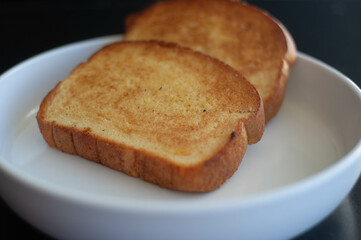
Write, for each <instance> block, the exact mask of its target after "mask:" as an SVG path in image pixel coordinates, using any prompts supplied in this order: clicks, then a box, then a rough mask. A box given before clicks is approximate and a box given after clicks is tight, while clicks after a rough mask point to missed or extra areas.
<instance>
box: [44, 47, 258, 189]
mask: <svg viewBox="0 0 361 240" xmlns="http://www.w3.org/2000/svg"><path fill="white" fill-rule="evenodd" d="M138 45H141V46H142V45H144V46H147V47H150V48H149V49H154V48H155V47H160V48H165V49H169V50H171V51H173V50H175V49H176V50H177V51H180V52H182V53H184V54H186V55H187V54H188V55H191V56H192V57H194V58H196V59H197V58H198V59H199V60H200V61H209V63H211V64H215V65H217V66H219V68H220V71H224V73H227V74H229V73H230V72H231V73H232V74H235V75H237V77H238V78H239V80H240V81H245V80H244V79H243V78H242V76H238V75H239V73H238V72H236V71H235V70H233V69H232V68H230V67H229V66H227V65H225V64H224V63H222V62H220V61H218V60H216V59H213V58H211V57H208V56H205V55H203V54H201V53H196V52H193V51H192V50H190V49H186V48H182V47H179V46H177V45H176V44H168V43H161V42H154V41H147V42H131V43H128V42H121V43H115V44H111V45H109V46H107V47H105V48H104V49H103V50H100V51H99V52H97V53H95V54H94V55H93V56H92V57H91V58H90V59H89V60H88V62H89V61H96V58H97V57H98V56H101V55H106V54H112V53H111V50H114V51H116V48H117V47H119V46H121V47H127V46H129V47H134V46H138ZM86 64H88V63H83V64H80V65H79V66H78V67H77V68H76V69H74V70H73V72H72V74H76V73H77V72H79V71H82V70H83V69H85V67H86ZM100 71H103V70H102V69H100ZM65 81H66V80H65ZM63 82H64V81H63ZM63 82H60V83H59V84H57V86H56V87H55V88H54V89H53V90H52V91H50V92H49V93H48V95H47V96H46V97H45V98H44V100H43V102H42V103H41V105H40V109H39V112H38V114H37V121H38V125H39V128H40V131H41V133H42V135H43V137H44V139H45V140H46V142H47V143H48V144H49V146H51V147H54V148H57V149H59V150H61V151H63V152H67V153H70V154H77V155H79V156H82V157H84V158H86V159H89V160H91V161H94V162H96V163H101V164H103V165H105V166H107V167H110V168H113V169H116V170H119V171H122V172H124V173H126V174H128V175H130V176H134V177H139V178H141V179H143V180H146V181H148V182H152V183H155V184H158V185H159V186H161V187H166V188H170V189H175V190H182V191H192V192H206V191H211V190H214V189H216V188H218V187H219V186H220V185H221V184H223V183H224V182H225V181H226V180H227V179H228V178H230V177H231V176H232V175H233V173H234V172H235V171H236V170H237V168H238V166H239V164H240V162H241V161H242V158H243V156H244V153H245V151H246V148H247V144H248V143H252V142H256V141H258V140H259V139H260V138H261V136H262V133H263V130H264V111H263V107H262V100H261V98H260V97H259V95H258V94H257V92H256V91H255V90H254V93H255V94H256V95H255V94H254V93H252V94H251V95H252V96H253V97H252V101H255V102H254V103H253V104H254V105H255V106H258V107H257V109H256V110H255V111H254V112H252V113H251V114H250V116H249V117H247V118H245V119H243V120H242V121H239V124H238V125H237V127H236V128H235V129H234V131H233V132H232V133H231V134H230V135H229V137H228V140H227V142H226V143H225V144H224V146H223V147H221V148H220V149H219V150H217V151H216V152H215V153H214V154H213V155H212V156H211V157H209V158H208V159H206V160H205V161H202V162H197V163H196V164H191V165H182V164H177V163H175V162H172V161H170V160H168V159H165V158H164V157H161V156H158V155H157V154H154V153H151V152H149V151H147V150H144V149H136V148H134V147H132V146H129V145H125V144H120V143H118V142H115V141H113V140H109V139H107V138H104V137H101V136H99V135H97V134H94V133H93V131H92V130H90V128H89V129H88V128H84V129H81V128H77V127H72V126H64V125H62V124H59V123H57V122H56V121H49V120H48V119H47V111H48V108H49V106H50V104H51V103H52V101H53V100H54V98H55V97H56V96H57V95H58V94H59V91H60V90H61V85H62V84H63ZM245 84H248V85H249V86H250V87H251V89H252V88H253V86H251V85H250V84H249V83H248V82H247V81H245ZM255 96H258V97H256V98H255ZM247 135H249V136H247ZM250 139H252V140H250Z"/></svg>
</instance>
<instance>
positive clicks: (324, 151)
mask: <svg viewBox="0 0 361 240" xmlns="http://www.w3.org/2000/svg"><path fill="white" fill-rule="evenodd" d="M119 39H120V38H119V37H111V38H106V39H98V40H90V41H86V42H83V43H78V44H74V45H70V46H65V47H63V48H59V49H56V50H53V51H51V52H48V53H45V54H42V55H40V56H37V57H35V58H33V59H31V60H30V61H27V62H25V63H23V64H21V65H19V66H17V67H16V68H14V69H12V70H11V71H9V72H7V73H6V74H4V75H3V76H2V78H1V80H0V110H1V115H2V118H1V120H0V133H1V134H0V166H1V167H2V168H3V169H5V170H6V171H10V172H11V173H12V174H13V176H14V177H16V176H18V177H20V178H21V179H22V180H24V181H26V182H27V183H29V184H30V183H34V184H35V185H37V186H38V187H41V188H42V189H45V190H49V191H52V192H58V193H61V194H64V195H67V196H75V195H76V194H78V195H79V196H85V197H84V199H91V198H96V199H100V198H109V197H110V198H112V199H118V200H119V199H123V200H124V199H127V200H130V201H143V202H144V201H148V203H149V200H150V201H151V202H152V201H162V202H167V201H168V202H169V203H173V202H176V201H178V202H181V201H186V202H193V203H202V202H208V203H209V202H220V201H223V200H224V199H235V198H236V199H239V198H246V197H248V196H252V195H255V194H256V195H259V194H262V193H265V192H270V191H273V190H276V189H279V188H284V187H287V186H290V185H291V184H294V183H297V182H300V181H302V180H305V179H307V178H309V177H311V176H315V175H317V174H320V173H321V172H323V171H325V170H327V169H328V168H330V167H332V166H333V165H335V163H337V162H339V161H341V159H343V157H344V156H345V155H346V154H347V153H348V152H349V151H350V150H351V149H353V148H355V146H356V145H357V144H358V142H359V140H360V138H361V125H360V124H359V123H360V122H361V111H359V110H360V109H361V99H360V92H359V90H358V89H357V87H356V86H355V85H354V84H353V83H352V82H351V81H350V80H348V79H347V78H345V77H344V76H343V75H341V74H340V73H338V72H337V71H335V70H333V69H331V68H330V67H328V66H326V65H324V64H323V63H320V62H318V61H317V60H314V59H312V58H310V57H307V56H305V55H303V54H299V58H298V60H297V62H296V64H295V66H294V67H293V69H292V71H291V74H290V78H289V84H288V87H287V94H286V97H285V101H284V104H283V106H282V109H281V111H280V112H279V114H278V115H277V116H276V117H275V118H274V119H273V120H272V121H271V122H270V123H269V124H268V125H267V127H266V131H265V133H264V137H263V139H262V140H261V142H259V143H258V144H256V145H253V146H250V147H249V148H248V150H247V153H246V156H245V158H244V160H243V162H242V164H241V166H240V167H239V170H238V171H237V172H236V173H235V174H234V176H233V177H232V178H231V179H229V180H228V181H227V182H226V183H225V184H224V185H223V186H222V187H221V188H220V189H218V190H216V191H213V192H211V193H208V194H191V193H182V192H176V191H171V190H168V189H162V188H159V187H158V186H156V185H153V184H150V183H146V182H144V181H142V180H140V179H137V178H133V177H129V176H127V175H125V174H123V173H120V172H117V171H114V170H111V169H108V168H106V167H103V166H101V165H99V164H95V163H92V162H90V161H87V160H84V159H82V158H80V157H77V156H73V155H68V154H65V153H62V152H60V151H57V150H55V149H52V148H50V147H48V146H47V145H46V143H45V141H44V140H43V139H42V137H41V135H40V133H39V130H38V127H37V123H36V120H35V115H36V112H37V109H38V106H39V104H40V102H41V100H42V99H43V97H44V96H45V95H46V94H47V92H48V91H50V90H51V89H52V88H53V87H54V86H55V84H56V83H57V82H58V81H60V80H62V79H64V78H65V77H66V76H67V75H68V74H69V72H70V71H71V69H73V68H74V67H75V66H76V65H77V64H79V63H80V62H82V61H84V60H86V59H87V57H89V56H90V55H91V54H92V53H93V52H94V51H96V49H99V48H101V47H102V46H103V45H105V44H107V43H109V42H112V41H116V40H119Z"/></svg>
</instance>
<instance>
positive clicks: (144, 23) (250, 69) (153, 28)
mask: <svg viewBox="0 0 361 240" xmlns="http://www.w3.org/2000/svg"><path fill="white" fill-rule="evenodd" d="M148 39H156V40H162V41H168V42H176V43H178V44H180V45H182V46H186V47H190V48H192V49H194V50H197V51H201V52H203V53H205V54H208V55H210V56H212V57H215V58H218V59H220V60H222V61H224V62H226V63H227V64H229V65H230V66H232V67H233V68H235V69H236V70H238V71H240V72H241V73H242V74H243V75H244V76H245V77H246V78H247V79H248V80H249V81H251V83H252V84H254V85H255V86H256V88H257V90H259V93H260V95H261V96H262V99H263V104H264V108H265V118H266V122H268V121H269V120H270V119H271V118H273V117H274V116H275V115H276V114H277V112H278V111H279V109H280V107H281V105H282V102H283V97H284V93H285V89H286V85H287V78H288V71H289V68H290V67H291V66H292V65H293V63H294V61H295V59H296V46H295V43H294V41H293V39H292V37H291V35H290V34H289V32H288V31H287V29H286V28H285V27H284V26H283V25H282V24H280V23H279V22H278V21H277V20H276V19H274V18H273V17H271V16H270V15H268V14H267V13H265V12H264V11H262V10H260V9H258V8H256V7H253V6H251V5H248V4H245V3H241V2H239V1H229V0H170V1H162V2H158V3H156V4H154V5H152V6H150V7H148V8H146V9H144V10H143V11H142V12H140V13H137V14H132V15H131V16H130V17H129V18H128V19H127V22H126V34H125V40H148ZM285 65H287V66H285ZM259 75H266V78H265V79H263V80H259V78H260V77H259Z"/></svg>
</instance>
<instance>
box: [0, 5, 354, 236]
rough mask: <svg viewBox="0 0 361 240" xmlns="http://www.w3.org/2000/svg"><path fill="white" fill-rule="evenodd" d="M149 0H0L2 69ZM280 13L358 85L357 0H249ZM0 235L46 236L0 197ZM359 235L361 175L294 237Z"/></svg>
mask: <svg viewBox="0 0 361 240" xmlns="http://www.w3.org/2000/svg"><path fill="white" fill-rule="evenodd" d="M151 2H153V1H115V0H114V1H111V0H108V1H100V0H98V1H55V0H53V1H4V0H2V1H1V2H0V73H2V72H4V71H5V70H7V69H9V68H10V67H12V66H14V65H16V64H17V63H19V62H20V61H22V60H25V59H27V58H29V57H31V56H33V55H35V54H38V53H41V52H43V51H45V50H49V49H51V48H54V47H57V46H60V45H63V44H66V43H71V42H74V41H79V40H84V39H88V38H93V37H98V36H104V35H110V34H118V33H122V32H123V31H124V24H123V23H124V19H125V17H126V16H127V14H128V13H130V12H133V11H136V10H139V9H141V8H142V7H143V6H146V5H147V4H149V3H151ZM248 2H250V3H253V4H255V5H257V6H259V7H261V8H263V9H266V10H267V11H268V12H270V13H271V14H272V15H273V16H275V17H276V18H278V19H279V20H280V21H281V22H283V23H284V25H285V26H287V28H288V29H289V31H290V32H291V34H292V35H293V37H294V39H295V41H296V43H297V47H298V50H299V51H302V52H304V53H307V54H309V55H311V56H314V57H315V58H318V59H320V60H322V61H324V62H326V63H328V64H329V65H331V66H333V67H335V68H336V69H338V70H339V71H341V72H342V73H344V74H345V75H346V76H348V77H349V78H351V79H352V80H353V81H354V82H355V83H356V84H357V85H358V86H361V67H360V66H359V65H360V63H361V61H360V55H361V1H357V0H354V1H352V0H344V1H341V0H339V1H332V0H330V1H326V0H324V1H321V0H318V1H317V0H314V1H312V0H304V1H302V0H298V1H297V0H296V1H295V0H279V1H277V0H273V1H266V0H264V1H262V0H258V1H256V0H255V1H248ZM0 222H1V223H2V224H1V225H0V239H16V238H21V237H22V236H27V238H28V239H47V238H48V237H47V236H45V235H44V234H43V233H41V232H39V231H37V230H35V229H34V228H33V227H31V226H30V225H28V224H27V223H25V222H24V221H23V220H21V219H20V218H19V217H18V216H17V215H16V214H15V213H14V212H13V211H12V210H10V209H9V208H8V207H7V205H6V204H5V203H4V202H3V201H0ZM297 239H298V240H301V239H302V240H305V239H307V240H309V239H330V240H332V239H337V240H338V239H361V180H359V181H358V183H357V184H356V186H355V187H354V189H353V190H352V192H351V193H350V195H349V196H348V197H347V198H346V199H345V200H344V201H343V202H342V204H341V205H340V206H339V207H338V208H337V210H336V211H334V212H333V213H332V214H331V215H330V216H329V217H328V218H327V219H325V220H324V221H323V222H321V223H320V224H319V225H317V226H316V227H314V228H313V229H311V230H309V231H308V232H306V233H304V234H303V235H301V236H299V237H298V238H297Z"/></svg>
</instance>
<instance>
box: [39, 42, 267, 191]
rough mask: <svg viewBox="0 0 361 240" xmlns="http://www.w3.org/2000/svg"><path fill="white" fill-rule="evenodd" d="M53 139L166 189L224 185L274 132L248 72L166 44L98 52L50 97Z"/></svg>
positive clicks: (44, 126)
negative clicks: (267, 132)
mask: <svg viewBox="0 0 361 240" xmlns="http://www.w3.org/2000/svg"><path fill="white" fill-rule="evenodd" d="M37 121H38V125H39V128H40V132H41V133H42V135H43V137H44V139H45V140H46V142H47V143H48V144H49V145H50V146H51V147H55V148H57V149H59V150H61V151H63V152H67V153H70V154H77V155H79V156H81V157H83V158H85V159H88V160H91V161H93V162H96V163H100V164H103V165H104V166H107V167H109V168H112V169H115V170H118V171H121V172H123V173H126V174H128V175H130V176H134V177H138V178H141V179H143V180H145V181H148V182H151V183H155V184H158V185H159V186H161V187H165V188H170V189H174V190H181V191H190V192H207V191H211V190H214V189H216V188H218V187H219V186H220V185H222V184H223V183H224V182H225V181H226V180H227V179H229V178H230V177H231V176H232V175H233V173H234V172H235V171H236V170H237V169H238V166H239V164H240V163H241V161H242V158H243V156H244V154H245V151H246V148H247V145H248V144H252V143H255V142H257V141H259V139H260V138H261V136H262V133H263V130H264V110H263V104H262V99H261V97H260V96H259V94H258V92H257V91H256V89H255V88H254V87H253V85H252V84H251V83H249V82H248V81H247V80H246V79H245V78H244V77H243V76H242V75H241V74H240V73H239V72H237V71H235V70H234V69H233V68H231V67H230V66H228V65H226V64H225V63H223V62H221V61H219V60H217V59H214V58H212V57H209V56H207V55H204V54H201V53H198V52H194V51H192V50H191V49H188V48H184V47H180V46H178V45H176V44H169V43H162V42H157V41H139V42H136V41H134V42H119V43H114V44H111V45H109V46H106V47H104V48H103V49H101V50H100V51H98V52H97V53H95V54H93V55H92V56H91V57H90V58H89V60H88V61H87V62H86V63H83V64H81V65H79V66H78V67H77V68H75V69H74V70H73V71H72V73H71V74H70V76H69V77H68V78H66V79H65V80H64V81H62V82H61V83H59V84H58V85H57V86H56V87H55V88H54V89H53V90H52V91H50V92H49V94H48V95H47V96H46V97H45V98H44V100H43V102H42V103H41V105H40V108H39V112H38V114H37Z"/></svg>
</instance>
